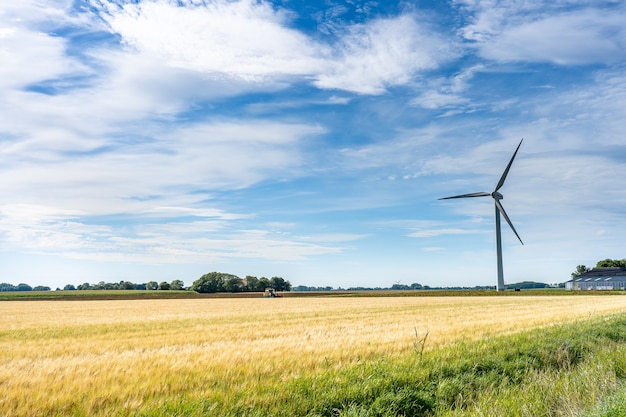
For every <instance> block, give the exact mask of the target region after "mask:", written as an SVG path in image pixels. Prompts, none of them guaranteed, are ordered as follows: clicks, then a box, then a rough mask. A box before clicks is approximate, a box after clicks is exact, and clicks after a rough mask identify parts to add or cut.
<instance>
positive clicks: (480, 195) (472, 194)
mask: <svg viewBox="0 0 626 417" xmlns="http://www.w3.org/2000/svg"><path fill="white" fill-rule="evenodd" d="M490 195H491V193H486V192H484V191H481V192H480V193H470V194H461V195H453V196H452V197H443V198H438V200H450V199H451V198H468V197H488V196H490Z"/></svg>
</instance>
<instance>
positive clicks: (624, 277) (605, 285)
mask: <svg viewBox="0 0 626 417" xmlns="http://www.w3.org/2000/svg"><path fill="white" fill-rule="evenodd" d="M565 288H566V289H568V290H623V289H626V268H593V269H592V270H591V271H588V272H585V273H584V274H582V275H580V276H579V277H577V278H574V279H571V280H569V281H567V282H566V283H565Z"/></svg>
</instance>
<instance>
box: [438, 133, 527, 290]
mask: <svg viewBox="0 0 626 417" xmlns="http://www.w3.org/2000/svg"><path fill="white" fill-rule="evenodd" d="M523 141H524V139H522V140H521V141H520V143H519V145H517V149H515V153H513V157H511V160H510V161H509V164H508V165H507V166H506V169H505V170H504V172H503V173H502V176H501V177H500V181H498V185H496V189H495V190H494V191H493V192H492V193H487V192H484V191H483V192H479V193H470V194H461V195H455V196H452V197H444V198H440V199H439V200H450V199H453V198H470V197H492V198H493V201H494V203H495V209H496V250H497V255H498V285H497V287H496V289H497V290H498V291H504V271H503V269H502V235H501V232H500V213H502V215H503V216H504V219H505V220H506V222H507V223H508V224H509V226H511V230H513V233H515V236H517V238H518V239H519V241H520V243H521V244H522V245H523V244H524V242H522V238H520V237H519V235H518V234H517V231H516V230H515V227H513V223H511V219H509V216H507V214H506V211H504V207H502V203H501V202H500V200H502V199H503V198H504V197H503V196H502V194H500V192H499V190H500V188H502V186H503V185H504V181H505V180H506V176H507V175H508V174H509V170H510V169H511V165H513V160H514V159H515V155H517V151H519V148H520V146H522V142H523Z"/></svg>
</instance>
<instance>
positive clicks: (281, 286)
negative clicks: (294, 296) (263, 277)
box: [270, 277, 291, 291]
mask: <svg viewBox="0 0 626 417" xmlns="http://www.w3.org/2000/svg"><path fill="white" fill-rule="evenodd" d="M270 287H272V288H274V289H275V290H276V291H291V283H290V282H289V281H285V279H284V278H282V277H272V278H271V279H270Z"/></svg>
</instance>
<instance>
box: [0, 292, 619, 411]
mask: <svg viewBox="0 0 626 417" xmlns="http://www.w3.org/2000/svg"><path fill="white" fill-rule="evenodd" d="M625 311H626V296H622V295H615V296H604V295H602V296H595V295H589V296H524V297H511V296H508V297H449V296H448V297H319V298H289V297H286V298H282V299H262V298H258V299H253V298H242V299H237V298H233V299H163V300H160V299H147V300H73V301H11V302H1V303H0V315H1V317H2V318H3V319H2V325H1V328H0V415H2V416H57V415H58V416H61V415H75V416H79V415H80V416H111V415H120V416H121V415H146V416H152V415H163V416H165V415H174V414H177V415H259V416H260V415H280V412H278V411H268V410H276V409H280V407H279V408H275V407H278V406H277V404H278V403H279V402H280V401H283V400H284V399H285V398H289V394H288V393H285V392H284V390H286V389H289V390H293V389H294V386H301V385H298V384H301V383H302V382H301V381H303V380H306V381H309V382H307V383H308V384H310V386H308V387H307V388H306V389H307V390H308V389H312V388H311V387H312V386H314V385H315V382H314V379H315V378H316V376H320V377H321V378H325V377H327V376H328V375H329V374H333V375H334V373H336V372H339V371H341V370H342V369H345V368H350V367H355V366H360V365H362V364H366V363H374V362H376V363H380V361H381V359H382V358H384V359H385V360H402V358H407V357H412V358H414V357H416V356H418V353H419V354H420V355H421V354H422V353H424V354H428V353H429V352H436V351H437V350H440V349H445V348H449V347H450V346H453V345H455V344H456V343H459V342H461V341H462V342H464V343H467V342H471V341H476V343H477V344H478V343H479V342H480V343H483V342H484V341H485V340H489V339H492V338H496V337H502V336H507V335H515V334H519V333H523V332H527V331H531V330H532V329H537V328H546V327H551V326H553V325H557V324H563V323H574V322H577V321H580V320H587V321H588V320H589V319H593V318H601V317H606V316H611V315H615V314H618V313H622V312H625ZM422 347H423V348H424V351H423V352H421V351H420V352H418V348H419V349H420V350H421V348H422ZM294 381H296V382H295V384H296V385H294ZM298 381H300V382H298ZM311 381H313V382H311ZM301 388H302V387H301ZM299 389H300V388H299ZM302 389H303V390H304V388H302ZM295 410H300V411H293V410H292V411H291V414H292V415H298V414H297V413H300V415H306V414H309V413H308V411H307V412H306V413H305V412H304V411H302V409H298V408H297V407H296V408H295ZM333 410H335V409H333ZM285 413H287V412H285ZM294 413H295V414H294ZM333 413H335V415H339V414H338V413H339V411H337V412H335V411H332V412H331V413H329V414H328V415H333ZM342 413H343V414H341V415H346V416H347V415H349V414H346V413H348V411H342ZM284 415H288V414H284ZM310 415H324V412H318V413H317V414H313V413H311V414H310ZM354 415H356V414H354ZM359 415H361V414H359ZM389 415H392V414H389ZM393 415H400V414H393ZM414 415H421V414H414ZM424 415H430V414H424Z"/></svg>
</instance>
